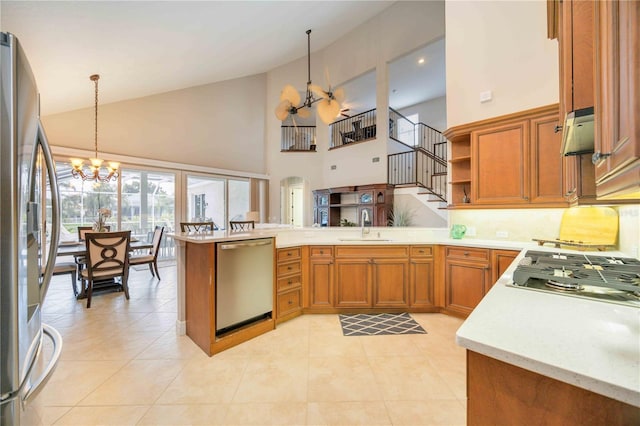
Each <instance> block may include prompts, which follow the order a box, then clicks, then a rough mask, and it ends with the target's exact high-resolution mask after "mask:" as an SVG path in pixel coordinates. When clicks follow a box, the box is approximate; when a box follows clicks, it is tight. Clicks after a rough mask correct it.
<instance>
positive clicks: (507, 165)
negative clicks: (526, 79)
mask: <svg viewBox="0 0 640 426" xmlns="http://www.w3.org/2000/svg"><path fill="white" fill-rule="evenodd" d="M528 149H529V122H528V121H527V120H521V121H516V122H514V123H508V124H497V125H495V126H489V127H486V128H484V129H479V130H474V131H473V132H471V176H472V181H471V194H472V195H471V200H472V203H474V204H500V205H502V204H522V203H529V164H528V163H529V156H528V155H527V154H528Z"/></svg>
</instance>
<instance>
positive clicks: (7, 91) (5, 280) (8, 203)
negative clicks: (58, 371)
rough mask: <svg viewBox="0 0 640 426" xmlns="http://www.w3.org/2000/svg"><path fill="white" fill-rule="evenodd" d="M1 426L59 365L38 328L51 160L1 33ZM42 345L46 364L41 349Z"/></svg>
mask: <svg viewBox="0 0 640 426" xmlns="http://www.w3.org/2000/svg"><path fill="white" fill-rule="evenodd" d="M0 37H1V38H0V47H1V56H0V68H1V73H0V78H1V82H0V83H1V88H0V99H1V103H0V115H1V121H0V136H1V139H0V179H1V181H0V415H1V417H0V424H1V425H3V426H4V425H19V424H20V423H21V417H22V418H23V421H24V419H25V417H24V416H25V410H27V409H28V408H29V406H28V402H29V401H30V398H33V396H34V395H36V394H37V392H38V391H39V390H40V389H41V388H42V385H43V384H44V383H45V382H46V381H47V380H48V378H49V377H50V375H51V373H52V372H53V369H54V367H55V365H56V363H57V361H58V358H59V355H60V350H61V348H62V339H61V337H60V334H59V333H58V332H57V331H56V330H55V329H53V328H52V327H49V326H47V325H46V324H43V323H42V303H43V301H44V298H45V296H46V294H47V289H48V288H49V282H50V280H51V275H52V272H53V265H54V263H55V257H56V251H57V246H58V239H59V226H60V224H59V217H60V215H59V203H58V200H59V197H58V186H57V183H56V176H55V169H54V164H53V158H52V156H51V151H50V150H49V145H48V143H47V138H46V136H45V134H44V130H43V128H42V123H41V122H40V108H39V95H38V90H37V87H36V83H35V80H34V77H33V73H32V72H31V67H30V66H29V62H28V61H27V58H26V57H25V55H24V52H23V51H22V48H21V46H20V43H19V42H18V39H17V38H16V37H15V36H14V35H12V34H9V33H0ZM45 338H50V339H51V341H52V342H53V345H52V346H49V345H47V351H46V352H47V353H46V358H47V359H46V360H43V359H40V358H42V357H45V352H44V351H43V347H44V346H45V341H44V339H45Z"/></svg>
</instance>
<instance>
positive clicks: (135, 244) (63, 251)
mask: <svg viewBox="0 0 640 426" xmlns="http://www.w3.org/2000/svg"><path fill="white" fill-rule="evenodd" d="M152 247H153V244H151V243H147V242H142V241H139V240H137V239H136V238H131V243H130V246H129V250H130V251H135V250H146V249H150V248H152ZM86 255H87V244H86V242H84V241H62V242H60V243H59V244H58V254H57V256H58V257H63V256H74V257H78V256H86ZM116 287H120V284H118V283H116V282H115V281H114V280H113V279H107V280H104V281H95V282H94V284H93V289H94V291H95V290H103V289H107V288H116ZM86 297H87V295H86V293H85V291H84V285H82V284H81V285H80V291H79V292H78V294H77V295H76V299H78V300H79V299H84V298H86Z"/></svg>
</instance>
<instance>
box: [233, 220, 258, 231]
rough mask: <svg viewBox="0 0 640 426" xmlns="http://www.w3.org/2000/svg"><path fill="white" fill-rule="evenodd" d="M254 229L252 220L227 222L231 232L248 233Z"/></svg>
mask: <svg viewBox="0 0 640 426" xmlns="http://www.w3.org/2000/svg"><path fill="white" fill-rule="evenodd" d="M255 227H256V225H255V222H254V221H253V220H232V221H230V222H229V228H231V231H250V230H252V229H254V228H255Z"/></svg>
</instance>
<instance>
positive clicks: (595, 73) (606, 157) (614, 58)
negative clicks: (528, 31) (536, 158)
mask: <svg viewBox="0 0 640 426" xmlns="http://www.w3.org/2000/svg"><path fill="white" fill-rule="evenodd" d="M638 8H639V6H638V2H628V1H622V2H618V1H582V0H563V1H554V2H550V3H549V8H548V25H549V29H548V34H549V36H550V38H554V37H556V36H557V38H558V53H559V65H560V96H559V99H560V103H559V110H560V114H559V119H560V122H559V123H558V129H561V126H562V125H563V124H564V120H565V117H566V114H567V113H569V112H571V111H575V110H579V109H583V108H588V107H594V110H595V120H594V127H595V138H594V139H595V144H594V145H595V147H594V151H595V153H594V154H592V153H585V154H581V155H571V156H567V157H564V160H563V162H564V174H565V179H564V180H565V191H566V196H567V198H568V200H569V202H570V203H571V205H577V204H598V203H610V202H611V200H615V199H618V200H621V201H622V202H624V200H638V199H640V161H638V158H639V156H640V155H639V152H640V148H639V145H638V144H639V143H640V142H639V139H640V138H639V137H638V124H637V123H638V120H639V117H638V95H637V93H638V90H640V84H638V75H639V72H638V68H639V65H638V64H639V59H638V49H639V45H638V37H639V34H638V28H637V27H638V22H639V17H638ZM594 163H595V166H594Z"/></svg>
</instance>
